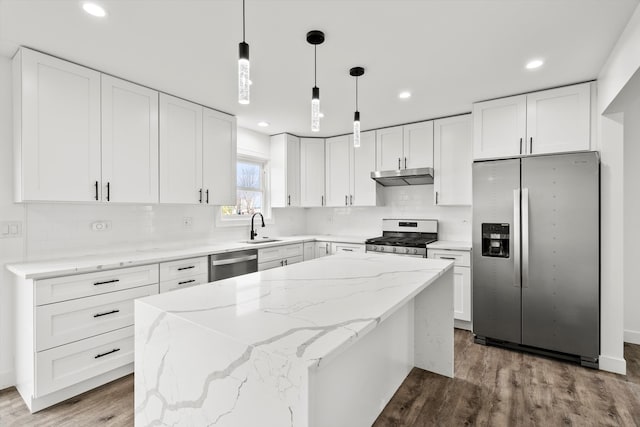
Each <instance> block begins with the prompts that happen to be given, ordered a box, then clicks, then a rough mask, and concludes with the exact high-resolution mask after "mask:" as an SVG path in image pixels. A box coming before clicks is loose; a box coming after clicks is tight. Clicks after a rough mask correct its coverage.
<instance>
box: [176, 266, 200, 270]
mask: <svg viewBox="0 0 640 427" xmlns="http://www.w3.org/2000/svg"><path fill="white" fill-rule="evenodd" d="M190 268H196V266H195V265H190V266H189V267H180V268H178V271H182V270H188V269H190Z"/></svg>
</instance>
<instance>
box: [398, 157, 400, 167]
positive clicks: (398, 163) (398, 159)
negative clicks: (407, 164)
mask: <svg viewBox="0 0 640 427" xmlns="http://www.w3.org/2000/svg"><path fill="white" fill-rule="evenodd" d="M398 170H400V157H398Z"/></svg>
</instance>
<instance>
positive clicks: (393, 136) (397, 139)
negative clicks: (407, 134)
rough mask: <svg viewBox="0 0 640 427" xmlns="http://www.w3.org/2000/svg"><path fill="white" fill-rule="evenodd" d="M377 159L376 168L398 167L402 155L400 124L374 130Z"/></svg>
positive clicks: (380, 169) (381, 169)
mask: <svg viewBox="0 0 640 427" xmlns="http://www.w3.org/2000/svg"><path fill="white" fill-rule="evenodd" d="M376 148H377V154H378V157H377V161H376V170H379V171H385V170H393V169H400V168H401V167H402V166H401V162H402V157H404V154H403V149H402V126H396V127H392V128H385V129H380V130H378V131H376Z"/></svg>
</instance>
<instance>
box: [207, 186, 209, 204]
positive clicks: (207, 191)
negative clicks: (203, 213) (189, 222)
mask: <svg viewBox="0 0 640 427" xmlns="http://www.w3.org/2000/svg"><path fill="white" fill-rule="evenodd" d="M207 204H209V189H208V188H207Z"/></svg>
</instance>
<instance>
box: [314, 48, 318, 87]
mask: <svg viewBox="0 0 640 427" xmlns="http://www.w3.org/2000/svg"><path fill="white" fill-rule="evenodd" d="M317 75H318V45H316V44H314V45H313V86H318V77H317Z"/></svg>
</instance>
